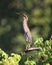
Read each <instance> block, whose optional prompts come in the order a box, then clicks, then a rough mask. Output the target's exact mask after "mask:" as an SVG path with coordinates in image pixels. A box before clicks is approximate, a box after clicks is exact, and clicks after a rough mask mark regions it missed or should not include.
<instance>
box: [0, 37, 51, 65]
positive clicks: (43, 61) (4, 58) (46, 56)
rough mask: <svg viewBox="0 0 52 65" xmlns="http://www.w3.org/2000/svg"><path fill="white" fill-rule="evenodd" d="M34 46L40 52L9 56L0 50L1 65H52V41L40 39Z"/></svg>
mask: <svg viewBox="0 0 52 65" xmlns="http://www.w3.org/2000/svg"><path fill="white" fill-rule="evenodd" d="M34 45H35V46H36V47H40V50H39V51H30V52H27V53H25V52H21V54H15V53H11V55H9V54H7V53H5V52H4V51H3V50H1V49H0V65H52V40H46V41H44V40H43V38H38V39H37V40H36V41H35V42H34Z"/></svg>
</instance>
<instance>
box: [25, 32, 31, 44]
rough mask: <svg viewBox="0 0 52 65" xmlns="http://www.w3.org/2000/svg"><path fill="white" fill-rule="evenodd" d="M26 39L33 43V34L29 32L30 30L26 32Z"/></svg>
mask: <svg viewBox="0 0 52 65" xmlns="http://www.w3.org/2000/svg"><path fill="white" fill-rule="evenodd" d="M25 40H26V41H27V42H29V43H30V45H31V44H32V36H31V33H29V32H26V33H25Z"/></svg>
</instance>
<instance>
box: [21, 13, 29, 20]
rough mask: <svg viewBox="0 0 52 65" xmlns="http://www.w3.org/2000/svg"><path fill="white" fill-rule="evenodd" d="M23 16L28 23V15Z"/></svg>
mask: <svg viewBox="0 0 52 65" xmlns="http://www.w3.org/2000/svg"><path fill="white" fill-rule="evenodd" d="M22 16H23V18H24V20H26V21H28V16H27V14H26V13H22Z"/></svg>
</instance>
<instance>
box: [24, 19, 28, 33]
mask: <svg viewBox="0 0 52 65" xmlns="http://www.w3.org/2000/svg"><path fill="white" fill-rule="evenodd" d="M27 22H28V21H27V20H26V19H24V20H23V28H24V32H28V31H29V28H28V24H27Z"/></svg>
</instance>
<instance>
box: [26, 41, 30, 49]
mask: <svg viewBox="0 0 52 65" xmlns="http://www.w3.org/2000/svg"><path fill="white" fill-rule="evenodd" d="M29 48H30V43H29V42H26V50H27V49H29Z"/></svg>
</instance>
